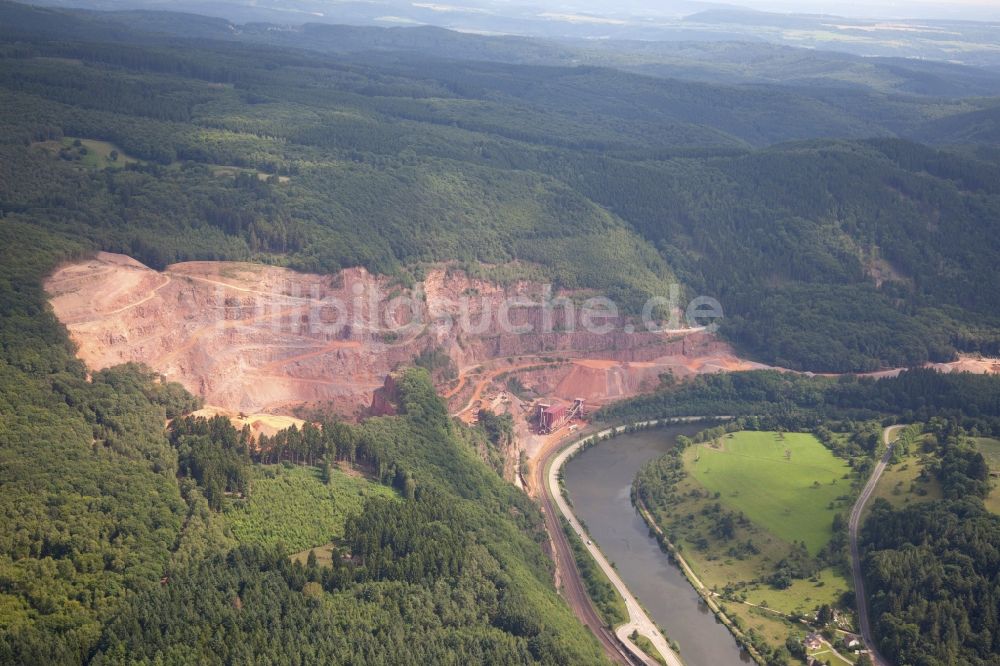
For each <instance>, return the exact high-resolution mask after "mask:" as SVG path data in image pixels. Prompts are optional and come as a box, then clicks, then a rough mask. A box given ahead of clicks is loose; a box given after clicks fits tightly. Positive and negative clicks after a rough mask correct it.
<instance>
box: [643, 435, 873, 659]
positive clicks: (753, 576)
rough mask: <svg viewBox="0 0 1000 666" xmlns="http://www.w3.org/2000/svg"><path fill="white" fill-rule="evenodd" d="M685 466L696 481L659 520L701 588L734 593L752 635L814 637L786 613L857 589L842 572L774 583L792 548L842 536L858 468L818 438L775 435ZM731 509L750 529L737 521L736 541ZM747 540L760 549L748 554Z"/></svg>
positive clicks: (748, 438)
mask: <svg viewBox="0 0 1000 666" xmlns="http://www.w3.org/2000/svg"><path fill="white" fill-rule="evenodd" d="M682 460H683V462H684V469H685V471H686V472H687V474H686V475H684V476H683V477H681V478H680V479H679V480H677V481H676V483H675V485H674V486H673V492H672V493H671V494H670V496H671V497H672V498H673V499H672V500H670V501H669V502H667V503H665V504H664V505H661V506H660V507H658V508H657V509H654V510H653V515H654V518H655V520H656V521H657V522H658V523H659V524H660V525H661V526H662V527H663V528H664V529H665V530H666V531H667V533H668V534H670V535H671V536H672V538H673V539H674V541H675V543H676V544H677V545H678V546H679V547H680V548H681V549H682V552H683V554H684V557H685V559H686V560H687V562H688V564H689V565H690V566H691V568H692V569H693V570H694V572H695V575H697V576H698V578H699V579H700V580H701V581H702V583H704V585H705V586H706V587H707V588H708V589H709V590H712V591H714V592H716V593H718V594H721V595H726V597H727V599H726V600H723V601H722V604H723V605H724V606H725V607H726V608H727V609H728V613H729V615H730V617H731V618H733V619H734V620H738V623H739V625H740V626H741V627H742V628H743V629H744V630H745V631H747V630H752V631H753V632H754V634H755V635H757V636H758V637H759V638H762V639H763V640H764V641H766V642H767V643H768V644H769V645H771V646H772V647H778V646H782V645H784V644H785V640H786V639H787V638H789V637H792V636H795V637H798V636H801V635H804V634H805V633H807V632H808V628H807V627H805V626H804V625H801V624H798V623H794V622H792V621H790V620H789V619H787V618H786V617H785V616H788V615H792V614H803V615H806V614H810V613H813V612H815V611H816V609H817V608H819V607H820V606H822V605H824V604H830V605H832V606H841V600H842V598H843V596H844V595H845V593H848V592H850V590H851V585H850V583H849V581H848V580H847V578H846V577H845V575H844V572H842V571H839V570H837V569H835V568H833V567H826V568H822V569H819V570H818V571H816V573H815V575H813V576H811V577H809V578H804V579H795V578H793V579H791V581H790V584H789V585H788V587H786V588H784V589H778V588H776V587H774V586H773V585H772V584H771V583H770V582H769V578H770V576H771V575H772V574H773V573H774V571H775V570H776V568H777V566H778V563H779V562H781V561H782V560H784V559H785V558H788V557H789V556H790V555H791V553H793V552H794V550H795V549H794V548H793V545H792V544H793V543H795V542H804V543H805V544H806V548H807V550H808V551H809V552H810V554H812V555H815V554H817V553H818V552H819V551H820V550H821V549H822V548H823V547H824V546H825V545H827V543H828V542H829V540H830V537H831V536H832V534H833V518H834V515H835V514H837V513H840V514H842V515H843V516H846V515H847V513H848V512H849V511H850V507H851V504H852V502H853V498H854V494H855V493H854V489H853V486H852V478H851V477H849V478H844V477H845V475H848V474H850V471H851V470H850V468H849V467H848V465H847V463H846V462H845V461H843V460H841V459H839V458H836V457H835V456H834V455H833V454H832V453H830V452H829V450H828V449H826V448H825V447H824V446H823V445H822V444H821V443H820V442H819V441H818V440H817V439H815V438H814V437H813V436H812V435H810V434H801V433H785V434H779V433H774V432H739V433H733V434H732V435H727V436H725V437H723V438H721V439H719V440H716V442H706V443H704V444H697V445H694V446H691V447H689V448H688V449H687V450H686V451H684V453H683V454H682ZM720 507H721V509H720ZM730 512H731V513H733V514H739V513H742V514H743V515H744V516H745V517H746V518H747V519H748V522H745V523H737V524H736V526H735V530H734V532H733V534H732V535H731V536H730V537H728V538H727V537H725V536H724V535H720V533H719V532H718V527H719V525H720V518H721V517H722V516H724V515H725V514H727V513H730ZM746 543H752V544H753V546H754V550H753V551H752V552H751V551H747V550H744V549H741V545H742V544H746ZM758 606H761V607H760V608H758ZM682 648H683V642H682ZM795 663H800V662H798V661H796V662H795ZM838 663H839V661H838Z"/></svg>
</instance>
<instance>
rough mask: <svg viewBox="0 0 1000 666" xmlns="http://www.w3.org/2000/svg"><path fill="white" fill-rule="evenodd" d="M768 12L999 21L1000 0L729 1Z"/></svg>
mask: <svg viewBox="0 0 1000 666" xmlns="http://www.w3.org/2000/svg"><path fill="white" fill-rule="evenodd" d="M730 2H732V4H738V5H743V6H747V7H753V8H755V9H762V10H767V11H783V12H809V13H812V12H820V13H826V14H838V15H840V16H857V17H859V18H860V17H866V18H867V17H872V16H875V17H880V16H887V17H912V18H924V17H926V18H947V17H951V18H965V19H974V20H1000V0H951V1H950V2H941V1H940V0H937V1H935V0H895V1H892V0H873V1H871V2H866V1H863V0H840V1H837V0H730Z"/></svg>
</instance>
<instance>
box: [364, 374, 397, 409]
mask: <svg viewBox="0 0 1000 666" xmlns="http://www.w3.org/2000/svg"><path fill="white" fill-rule="evenodd" d="M398 403H399V387H398V386H397V384H396V377H395V375H393V374H391V373H390V374H388V375H386V376H385V383H384V384H382V387H381V388H378V389H375V392H374V393H373V394H372V405H371V407H370V408H369V412H370V413H371V415H372V416H395V415H396V413H397V410H396V405H397V404H398Z"/></svg>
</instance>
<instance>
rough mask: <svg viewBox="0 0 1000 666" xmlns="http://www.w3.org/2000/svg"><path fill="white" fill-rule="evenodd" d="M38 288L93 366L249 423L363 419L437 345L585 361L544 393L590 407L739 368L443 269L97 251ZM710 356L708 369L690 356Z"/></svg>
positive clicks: (710, 342)
mask: <svg viewBox="0 0 1000 666" xmlns="http://www.w3.org/2000/svg"><path fill="white" fill-rule="evenodd" d="M46 289H47V290H48V292H49V294H50V297H51V304H52V307H53V309H54V311H55V313H56V315H57V316H58V317H59V319H60V320H61V321H62V322H63V323H64V324H65V325H66V326H67V327H68V328H69V331H70V334H71V336H72V338H73V340H74V341H75V342H76V343H77V345H78V347H79V355H80V357H81V358H82V359H83V360H84V361H85V362H86V363H87V365H88V366H89V367H91V368H94V369H99V368H105V367H108V366H112V365H116V364H119V363H124V362H128V361H137V362H143V363H146V364H148V365H149V366H150V367H152V368H154V369H155V370H157V371H158V372H160V373H162V374H163V375H164V376H165V377H167V378H168V379H171V380H175V381H179V382H181V383H182V384H184V385H185V386H186V387H187V388H188V389H189V390H190V391H192V392H193V393H196V394H199V395H201V396H203V397H204V398H205V401H206V403H207V404H209V405H213V406H217V407H219V408H221V409H226V410H232V411H241V412H246V413H249V412H269V413H289V411H290V410H291V409H292V408H294V407H295V406H300V405H307V404H324V405H327V406H332V407H333V408H334V409H336V410H338V411H340V412H341V413H344V414H346V415H351V414H356V413H359V412H360V411H362V410H364V409H366V408H367V407H368V406H369V405H370V404H371V398H372V394H373V392H374V390H375V389H377V388H378V387H380V386H381V385H382V383H383V381H384V378H385V377H386V375H387V374H388V373H389V372H390V371H391V370H393V369H394V368H395V367H397V366H399V365H401V364H406V363H410V362H411V361H412V359H413V358H414V357H415V356H416V355H417V354H419V353H420V352H421V351H424V350H427V349H435V348H440V349H442V350H444V351H445V353H447V354H448V356H449V357H451V359H452V360H453V361H454V362H455V364H456V366H457V367H458V368H460V369H467V368H469V367H472V366H475V365H477V364H481V363H484V362H486V363H488V362H489V361H491V360H493V359H500V358H508V357H513V356H525V355H529V356H530V355H533V354H537V355H542V354H569V355H576V356H580V357H581V359H580V360H578V361H576V362H574V363H572V364H570V365H567V366H565V367H564V368H562V369H561V370H559V371H557V372H555V374H553V373H552V372H550V373H549V374H548V375H547V376H546V377H545V380H546V381H545V383H546V384H547V385H550V386H552V388H553V391H554V393H556V394H558V395H563V394H565V395H567V396H572V395H574V394H575V393H579V394H580V395H584V396H585V397H587V398H588V399H590V400H596V401H599V400H601V399H602V398H618V397H623V396H625V395H633V394H635V393H636V392H638V391H639V390H643V389H648V388H649V387H650V385H655V383H656V377H657V375H658V372H661V371H663V369H664V368H666V367H667V366H665V365H664V363H663V360H662V359H663V358H664V357H666V358H668V359H675V361H676V362H675V363H674V365H675V366H676V368H677V371H678V373H680V374H686V372H688V371H689V370H690V371H691V372H695V371H700V370H704V369H709V370H710V369H713V368H714V367H718V369H731V368H730V367H729V366H731V365H732V364H733V363H734V362H735V361H734V360H733V359H734V357H732V355H731V351H730V350H729V349H728V347H726V346H725V345H724V344H722V343H721V342H719V341H717V340H715V339H714V338H711V337H710V336H705V335H695V336H690V337H684V336H679V335H676V334H673V335H670V334H661V333H651V332H647V331H638V332H627V330H626V328H625V326H626V322H624V320H622V319H621V318H611V319H608V320H607V323H609V324H610V325H611V327H612V328H614V330H613V331H612V332H609V333H596V332H588V331H587V330H582V329H580V328H579V327H577V330H571V327H569V326H568V325H567V317H568V315H567V309H566V308H564V307H556V308H554V309H553V310H552V312H551V313H549V314H548V315H547V314H546V313H544V312H543V311H542V308H541V307H538V306H535V307H530V306H527V305H516V306H512V305H511V303H527V302H528V301H534V302H536V303H537V302H539V300H540V294H541V290H542V286H541V285H537V284H530V283H518V284H514V285H511V286H508V287H500V286H497V285H494V284H490V283H487V282H485V281H482V280H472V279H470V278H468V277H467V276H465V275H464V274H463V273H461V272H457V271H450V270H447V269H446V268H436V269H433V270H431V271H429V273H428V275H427V277H426V279H425V280H424V281H423V282H422V283H419V284H417V285H415V286H414V288H413V289H403V288H402V287H400V286H399V285H396V284H394V283H392V282H391V281H390V279H389V278H385V277H379V276H373V275H371V274H369V273H368V272H366V271H365V270H363V269H349V270H345V271H342V272H340V273H338V274H336V275H311V274H304V273H296V272H294V271H291V270H288V269H284V268H277V267H271V266H264V265H260V264H246V263H235V262H188V263H181V264H174V265H172V266H170V267H168V268H167V270H166V271H164V272H162V273H160V272H157V271H154V270H152V269H149V268H147V267H146V266H144V265H142V264H140V263H138V262H137V261H135V260H133V259H130V258H128V257H126V256H123V255H115V254H109V253H100V254H98V255H97V256H95V257H94V258H93V259H90V260H87V261H82V262H78V263H74V264H72V265H67V266H64V267H62V268H61V269H59V270H58V271H57V272H56V273H55V274H53V275H52V276H51V277H50V279H49V280H47V282H46ZM556 296H566V294H556ZM570 296H572V295H570ZM405 299H409V300H405ZM518 299H520V300H518ZM577 300H579V299H577ZM580 314H581V311H579V310H578V311H577V315H576V316H577V317H579V316H580ZM484 317H485V318H484ZM546 317H548V318H549V319H548V321H546ZM466 320H467V322H468V323H467V324H466V323H465V322H466ZM525 329H530V332H524V330H525ZM706 355H707V356H711V357H712V358H713V359H715V361H714V362H715V365H714V366H713V365H712V363H713V361H702V362H695V361H692V360H691V359H693V358H695V357H698V358H702V359H704V357H706ZM677 359H680V360H677Z"/></svg>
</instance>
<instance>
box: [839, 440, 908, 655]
mask: <svg viewBox="0 0 1000 666" xmlns="http://www.w3.org/2000/svg"><path fill="white" fill-rule="evenodd" d="M902 427H903V426H898V425H897V426H889V427H888V428H886V429H885V430H883V431H882V439H883V441H884V442H885V445H886V447H885V453H884V454H883V455H882V459H881V460H879V461H878V463H877V464H876V465H875V469H874V470H872V475H871V477H869V479H868V483H866V484H865V487H864V490H862V491H861V495H860V496H859V497H858V501H857V502H855V503H854V508H853V509H851V518H850V521H849V522H848V531H849V533H850V540H851V573H852V574H853V576H854V594H855V595H856V596H857V606H858V624H860V625H861V639H862V640H863V641H864V643H865V647H866V648H868V654H869V656H870V657H871V658H872V662H873V663H874V664H875V666H889V662H888V661H886V660H885V658H884V657H883V656H882V655H881V654H879V652H878V649H877V648H876V647H875V639H874V635H873V634H872V628H871V620H870V619H869V617H868V601H867V597H866V596H865V581H864V578H863V577H862V576H861V551H860V548H859V547H858V527H859V525H860V523H861V513H862V512H863V511H864V508H865V504H866V503H867V502H868V500H869V499H871V496H872V493H873V492H875V486H877V485H878V480H879V478H880V477H881V476H882V472H884V471H885V466H886V464H887V463H888V462H889V459H890V458H891V457H892V448H893V445H894V444H895V440H893V439H892V435H893V434H894V433H895V431H897V430H899V429H901V428H902Z"/></svg>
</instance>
